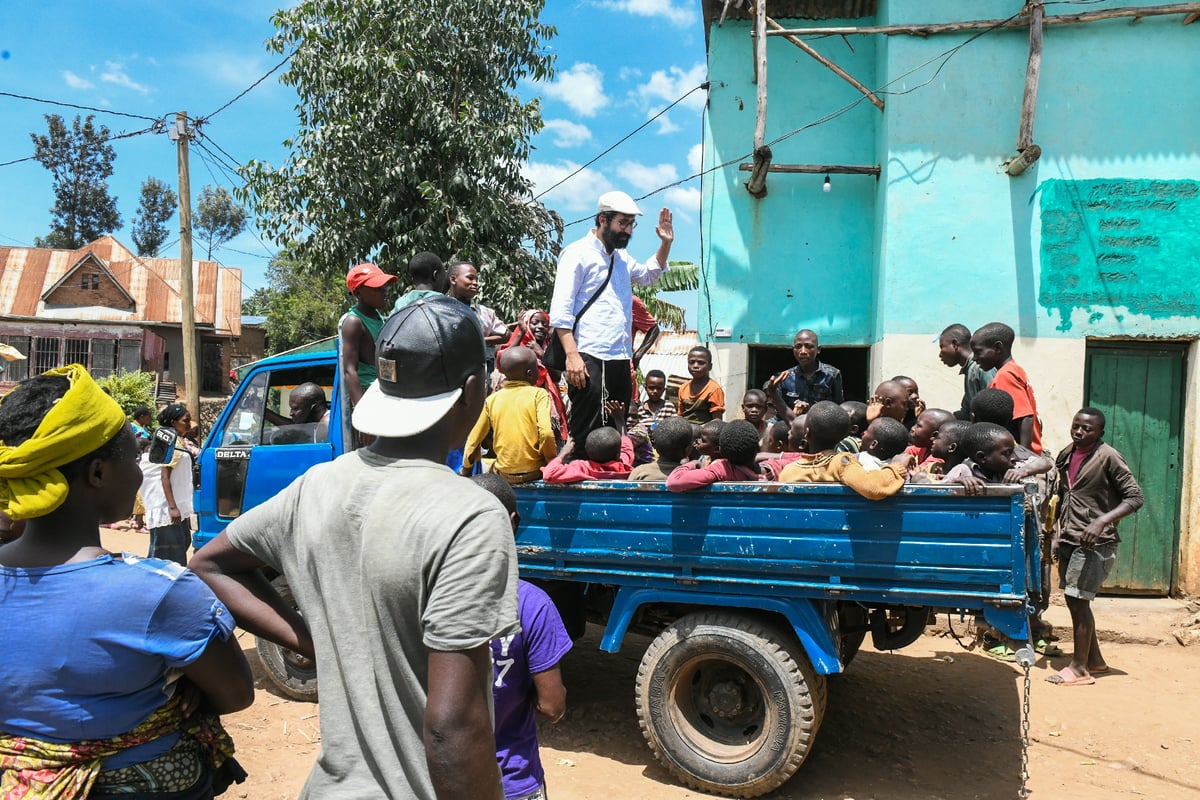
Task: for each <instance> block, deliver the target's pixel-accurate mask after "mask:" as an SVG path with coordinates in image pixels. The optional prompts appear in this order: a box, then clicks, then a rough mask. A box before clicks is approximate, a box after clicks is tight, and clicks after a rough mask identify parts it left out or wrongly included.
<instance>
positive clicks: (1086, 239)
mask: <svg viewBox="0 0 1200 800" xmlns="http://www.w3.org/2000/svg"><path fill="white" fill-rule="evenodd" d="M1041 192H1042V204H1041V205H1042V243H1041V287H1040V291H1039V298H1038V299H1039V302H1040V303H1041V304H1042V306H1043V307H1044V308H1046V309H1049V310H1051V311H1058V312H1059V315H1060V321H1059V325H1058V329H1059V330H1060V331H1066V330H1069V329H1070V328H1071V312H1072V311H1074V310H1075V309H1085V310H1087V311H1089V312H1091V313H1090V315H1089V322H1091V323H1092V324H1094V325H1100V326H1101V327H1103V325H1104V323H1105V322H1113V323H1119V322H1120V320H1119V319H1116V318H1115V315H1114V314H1113V313H1112V311H1113V309H1115V308H1117V307H1119V306H1126V307H1127V308H1128V309H1129V311H1131V312H1133V313H1135V314H1143V315H1145V316H1148V317H1150V318H1152V319H1167V318H1173V317H1184V318H1189V317H1190V318H1197V317H1200V297H1197V294H1196V292H1197V288H1198V287H1200V182H1197V181H1154V180H1124V179H1113V180H1086V181H1063V180H1048V181H1045V182H1044V183H1043V184H1042V187H1041ZM1188 327H1189V329H1191V330H1195V328H1196V325H1195V324H1194V323H1192V324H1191V325H1189V326H1188ZM1114 332H1115V331H1114ZM1089 333H1094V331H1089ZM1145 333H1148V334H1154V333H1159V334H1161V335H1178V334H1180V333H1182V331H1175V330H1169V331H1168V330H1164V331H1146V332H1145Z"/></svg>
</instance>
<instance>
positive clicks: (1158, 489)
mask: <svg viewBox="0 0 1200 800" xmlns="http://www.w3.org/2000/svg"><path fill="white" fill-rule="evenodd" d="M1186 353H1187V350H1186V345H1184V344H1182V343H1175V342H1153V343H1144V344H1143V343H1138V342H1119V343H1116V342H1114V343H1106V342H1094V343H1093V342H1088V345H1087V364H1086V368H1085V377H1084V380H1085V385H1086V387H1087V405H1090V406H1094V407H1095V408H1098V409H1100V410H1101V411H1103V412H1104V415H1105V417H1106V418H1107V424H1106V425H1105V435H1104V440H1105V441H1106V442H1108V443H1109V444H1110V445H1112V446H1113V447H1115V448H1116V449H1117V450H1118V451H1120V453H1121V454H1122V455H1123V456H1125V460H1126V461H1127V462H1128V463H1129V468H1130V470H1132V471H1133V475H1134V477H1135V478H1137V481H1138V483H1139V484H1140V485H1141V487H1142V493H1143V494H1144V495H1145V496H1146V504H1145V505H1144V506H1142V508H1141V509H1139V510H1138V512H1137V513H1136V514H1134V515H1132V516H1130V517H1126V518H1125V519H1124V520H1122V521H1121V523H1120V526H1119V527H1120V531H1121V546H1120V547H1119V548H1118V549H1117V563H1116V565H1115V566H1114V567H1113V571H1112V574H1111V575H1109V577H1108V580H1107V581H1106V582H1105V584H1104V591H1106V592H1112V593H1117V594H1152V595H1166V594H1168V593H1169V592H1170V591H1171V588H1172V586H1173V584H1174V579H1175V575H1174V569H1175V564H1176V563H1177V561H1178V558H1177V556H1178V550H1179V512H1180V509H1179V502H1180V496H1181V483H1182V464H1181V452H1182V438H1183V376H1184V367H1185V364H1184V360H1185V357H1186Z"/></svg>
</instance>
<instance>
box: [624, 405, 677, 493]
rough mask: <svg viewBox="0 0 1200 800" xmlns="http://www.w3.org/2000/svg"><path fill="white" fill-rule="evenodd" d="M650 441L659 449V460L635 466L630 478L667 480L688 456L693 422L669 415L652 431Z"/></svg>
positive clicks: (635, 479)
mask: <svg viewBox="0 0 1200 800" xmlns="http://www.w3.org/2000/svg"><path fill="white" fill-rule="evenodd" d="M650 441H651V442H653V443H654V449H655V450H657V451H658V460H657V461H651V462H650V463H649V464H642V465H640V466H636V467H634V468H633V472H631V473H629V480H631V481H665V480H666V479H667V476H668V475H670V474H671V471H672V470H674V469H675V468H676V467H678V466H679V465H680V464H682V463H683V462H684V460H685V459H686V458H687V452H688V449H689V448H690V447H691V445H692V423H690V422H688V421H687V420H686V419H684V418H683V417H667V418H666V419H664V420H663V421H661V422H659V423H658V426H657V427H656V428H655V429H654V430H652V431H651V432H650Z"/></svg>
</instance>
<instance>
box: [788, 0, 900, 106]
mask: <svg viewBox="0 0 1200 800" xmlns="http://www.w3.org/2000/svg"><path fill="white" fill-rule="evenodd" d="M767 25H768V26H769V27H770V28H771V30H775V31H781V30H783V26H782V25H780V24H779V23H778V22H776V21H775V20H773V19H771V18H770V17H767ZM783 38H785V39H787V40H788V41H789V42H791V43H792V44H794V45H796V47H799V48H800V49H801V50H803V51H804V52H806V53H808V54H809V55H810V56H812V57H813V58H815V59H816V60H817V61H819V62H821V63H822V64H824V65H825V66H826V67H828V68H829V69H830V70H832V71H833V74H834V75H837V76H838V77H839V78H841V79H842V80H844V81H845V82H846V83H848V84H850V85H851V86H853V87H854V88H855V89H858V90H859V91H860V92H862V93H863V94H864V95H866V97H867V99H868V100H870V101H871V103H872V104H873V105H874V106H875V107H876V108H878V109H879V110H880V111H883V101H882V100H880V99H879V98H878V97H877V96H876V95H875V93H874V92H872V91H871V90H870V89H868V88H867V87H866V86H865V85H864V84H863V83H861V82H860V81H859V80H858V79H857V78H855V77H854V76H853V75H851V74H850V73H849V72H846V70H844V69H842V68H841V67H839V66H838V65H837V64H835V63H833V62H832V61H830V60H829V59H828V58H826V57H825V56H823V55H821V54H820V53H818V52H817V51H816V50H815V49H814V48H813V46H812V45H810V44H809V43H808V42H806V41H804V40H803V39H797V38H796V37H795V36H784V37H783Z"/></svg>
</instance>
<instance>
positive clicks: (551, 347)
mask: <svg viewBox="0 0 1200 800" xmlns="http://www.w3.org/2000/svg"><path fill="white" fill-rule="evenodd" d="M616 257H617V254H616V253H613V254H612V255H610V256H609V257H608V274H607V275H605V276H604V283H602V284H600V288H599V289H597V290H596V293H595V294H593V295H592V296H591V297H589V298H588V301H587V302H586V303H584V304H583V308H581V309H579V313H578V314H576V315H575V324H574V325H572V326H571V335H572V336H573V335H574V334H575V331H577V330H579V319H580V318H581V317H582V316H583V315H584V314H586V313H587V310H588V309H589V308H591V307H592V303H594V302H596V301H597V300H598V299H599V298H600V293H601V292H603V291H604V290H605V289H606V288H608V282H609V281H610V280H612V274H613V263H614V262H615V260H616ZM542 363H543V364H545V365H546V366H547V367H549V368H550V369H556V370H558V371H559V372H562V371H563V370H565V369H566V368H567V351H566V350H564V349H563V346H562V340H561V339H559V338H558V330H557V329H554V328H551V329H550V343H549V344H548V345H546V351H545V352H544V353H542Z"/></svg>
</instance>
